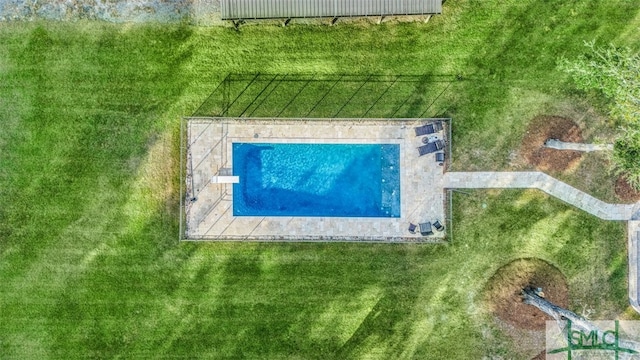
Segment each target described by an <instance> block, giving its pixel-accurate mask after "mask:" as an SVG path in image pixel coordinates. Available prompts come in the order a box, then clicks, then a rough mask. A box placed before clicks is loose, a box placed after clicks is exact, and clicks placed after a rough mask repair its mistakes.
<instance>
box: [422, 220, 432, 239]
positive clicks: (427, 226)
mask: <svg viewBox="0 0 640 360" xmlns="http://www.w3.org/2000/svg"><path fill="white" fill-rule="evenodd" d="M420 234H421V235H422V236H428V235H433V230H431V223H430V222H426V223H421V224H420Z"/></svg>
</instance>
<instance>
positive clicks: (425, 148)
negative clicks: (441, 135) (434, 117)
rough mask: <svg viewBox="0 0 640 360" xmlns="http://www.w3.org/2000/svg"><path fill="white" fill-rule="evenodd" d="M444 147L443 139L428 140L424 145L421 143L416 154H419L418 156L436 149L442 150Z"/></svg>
mask: <svg viewBox="0 0 640 360" xmlns="http://www.w3.org/2000/svg"><path fill="white" fill-rule="evenodd" d="M442 149H444V141H442V140H436V141H434V142H430V143H428V144H426V145H422V146H420V147H419V148H418V154H420V156H422V155H426V154H431V153H434V152H436V151H438V150H442Z"/></svg>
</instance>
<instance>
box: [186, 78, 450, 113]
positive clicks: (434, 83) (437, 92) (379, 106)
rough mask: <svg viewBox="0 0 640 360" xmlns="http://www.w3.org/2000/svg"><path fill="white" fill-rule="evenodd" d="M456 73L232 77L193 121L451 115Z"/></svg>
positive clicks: (217, 90)
mask: <svg viewBox="0 0 640 360" xmlns="http://www.w3.org/2000/svg"><path fill="white" fill-rule="evenodd" d="M459 80H460V78H459V77H457V76H455V75H375V74H363V75H340V74H331V75H324V74H260V73H258V74H229V75H227V76H226V77H225V78H224V80H222V82H221V83H220V84H218V86H217V87H216V88H215V90H214V91H213V92H212V93H211V95H210V96H209V97H208V98H207V99H206V100H205V101H204V103H202V105H201V106H200V107H199V108H198V109H197V110H196V111H195V113H194V114H193V117H214V116H224V117H290V118H422V117H446V116H442V115H444V114H445V113H446V111H447V101H445V99H444V97H445V96H443V95H445V94H446V93H447V90H449V88H450V86H451V84H452V83H453V82H455V81H459Z"/></svg>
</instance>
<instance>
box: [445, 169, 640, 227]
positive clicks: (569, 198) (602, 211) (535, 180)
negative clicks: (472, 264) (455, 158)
mask: <svg viewBox="0 0 640 360" xmlns="http://www.w3.org/2000/svg"><path fill="white" fill-rule="evenodd" d="M444 187H445V188H454V189H487V188H489V189H491V188H496V189H538V190H542V191H544V192H546V193H547V194H549V195H551V196H554V197H557V198H558V199H560V200H562V201H564V202H567V203H569V204H571V205H573V206H575V207H577V208H579V209H582V210H584V211H586V212H588V213H590V214H593V215H595V216H597V217H599V218H601V219H604V220H632V219H640V203H638V204H608V203H606V202H604V201H601V200H598V199H596V198H594V197H593V196H591V195H589V194H587V193H585V192H582V191H580V190H578V189H576V188H574V187H573V186H570V185H567V184H566V183H564V182H562V181H560V180H557V179H555V178H553V177H551V176H549V175H547V174H545V173H541V172H537V171H531V172H449V173H445V175H444Z"/></svg>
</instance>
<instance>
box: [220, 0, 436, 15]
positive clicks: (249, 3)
mask: <svg viewBox="0 0 640 360" xmlns="http://www.w3.org/2000/svg"><path fill="white" fill-rule="evenodd" d="M220 3H221V7H222V19H225V20H232V19H268V18H305V17H349V16H383V15H423V14H440V13H441V12H442V0H221V1H220Z"/></svg>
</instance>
